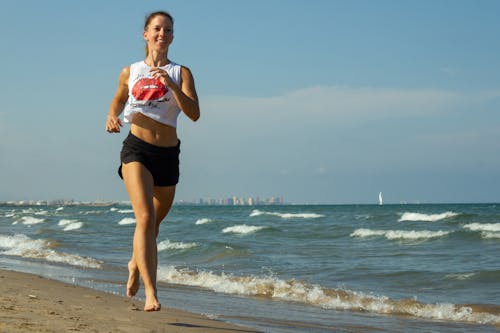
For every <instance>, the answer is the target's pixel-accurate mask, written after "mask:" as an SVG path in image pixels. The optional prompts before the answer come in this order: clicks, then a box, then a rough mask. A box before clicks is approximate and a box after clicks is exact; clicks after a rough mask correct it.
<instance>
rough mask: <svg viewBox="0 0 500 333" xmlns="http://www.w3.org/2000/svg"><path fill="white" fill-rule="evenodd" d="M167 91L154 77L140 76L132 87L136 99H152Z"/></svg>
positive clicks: (158, 97)
mask: <svg viewBox="0 0 500 333" xmlns="http://www.w3.org/2000/svg"><path fill="white" fill-rule="evenodd" d="M166 93H167V87H166V86H165V85H164V84H163V83H161V82H160V81H159V80H157V79H154V78H142V79H140V80H138V81H137V82H136V83H135V84H134V87H133V88H132V95H133V96H134V97H135V99H136V100H138V101H153V100H157V99H160V97H162V96H163V95H165V94H166Z"/></svg>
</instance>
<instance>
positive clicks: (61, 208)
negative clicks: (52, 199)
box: [56, 207, 64, 212]
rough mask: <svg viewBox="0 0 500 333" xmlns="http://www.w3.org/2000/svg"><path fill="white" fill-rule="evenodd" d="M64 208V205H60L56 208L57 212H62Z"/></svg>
mask: <svg viewBox="0 0 500 333" xmlns="http://www.w3.org/2000/svg"><path fill="white" fill-rule="evenodd" d="M63 209H64V207H59V208H57V209H56V212H60V211H61V210H63Z"/></svg>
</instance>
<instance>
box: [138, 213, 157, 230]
mask: <svg viewBox="0 0 500 333" xmlns="http://www.w3.org/2000/svg"><path fill="white" fill-rule="evenodd" d="M135 220H136V228H140V229H153V230H154V229H155V226H156V223H155V222H156V218H155V214H154V212H148V211H144V212H138V213H136V214H135Z"/></svg>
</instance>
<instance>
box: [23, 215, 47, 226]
mask: <svg viewBox="0 0 500 333" xmlns="http://www.w3.org/2000/svg"><path fill="white" fill-rule="evenodd" d="M43 222H45V219H40V218H37V217H33V216H23V217H21V223H22V224H25V225H33V224H39V223H43Z"/></svg>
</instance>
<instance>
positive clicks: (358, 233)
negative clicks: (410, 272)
mask: <svg viewBox="0 0 500 333" xmlns="http://www.w3.org/2000/svg"><path fill="white" fill-rule="evenodd" d="M449 233H450V232H449V231H441V230H440V231H429V230H422V231H415V230H411V231H406V230H371V229H356V230H354V232H353V233H351V235H350V236H351V237H373V236H384V237H385V238H387V239H389V240H426V239H431V238H439V237H443V236H446V235H448V234H449Z"/></svg>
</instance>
